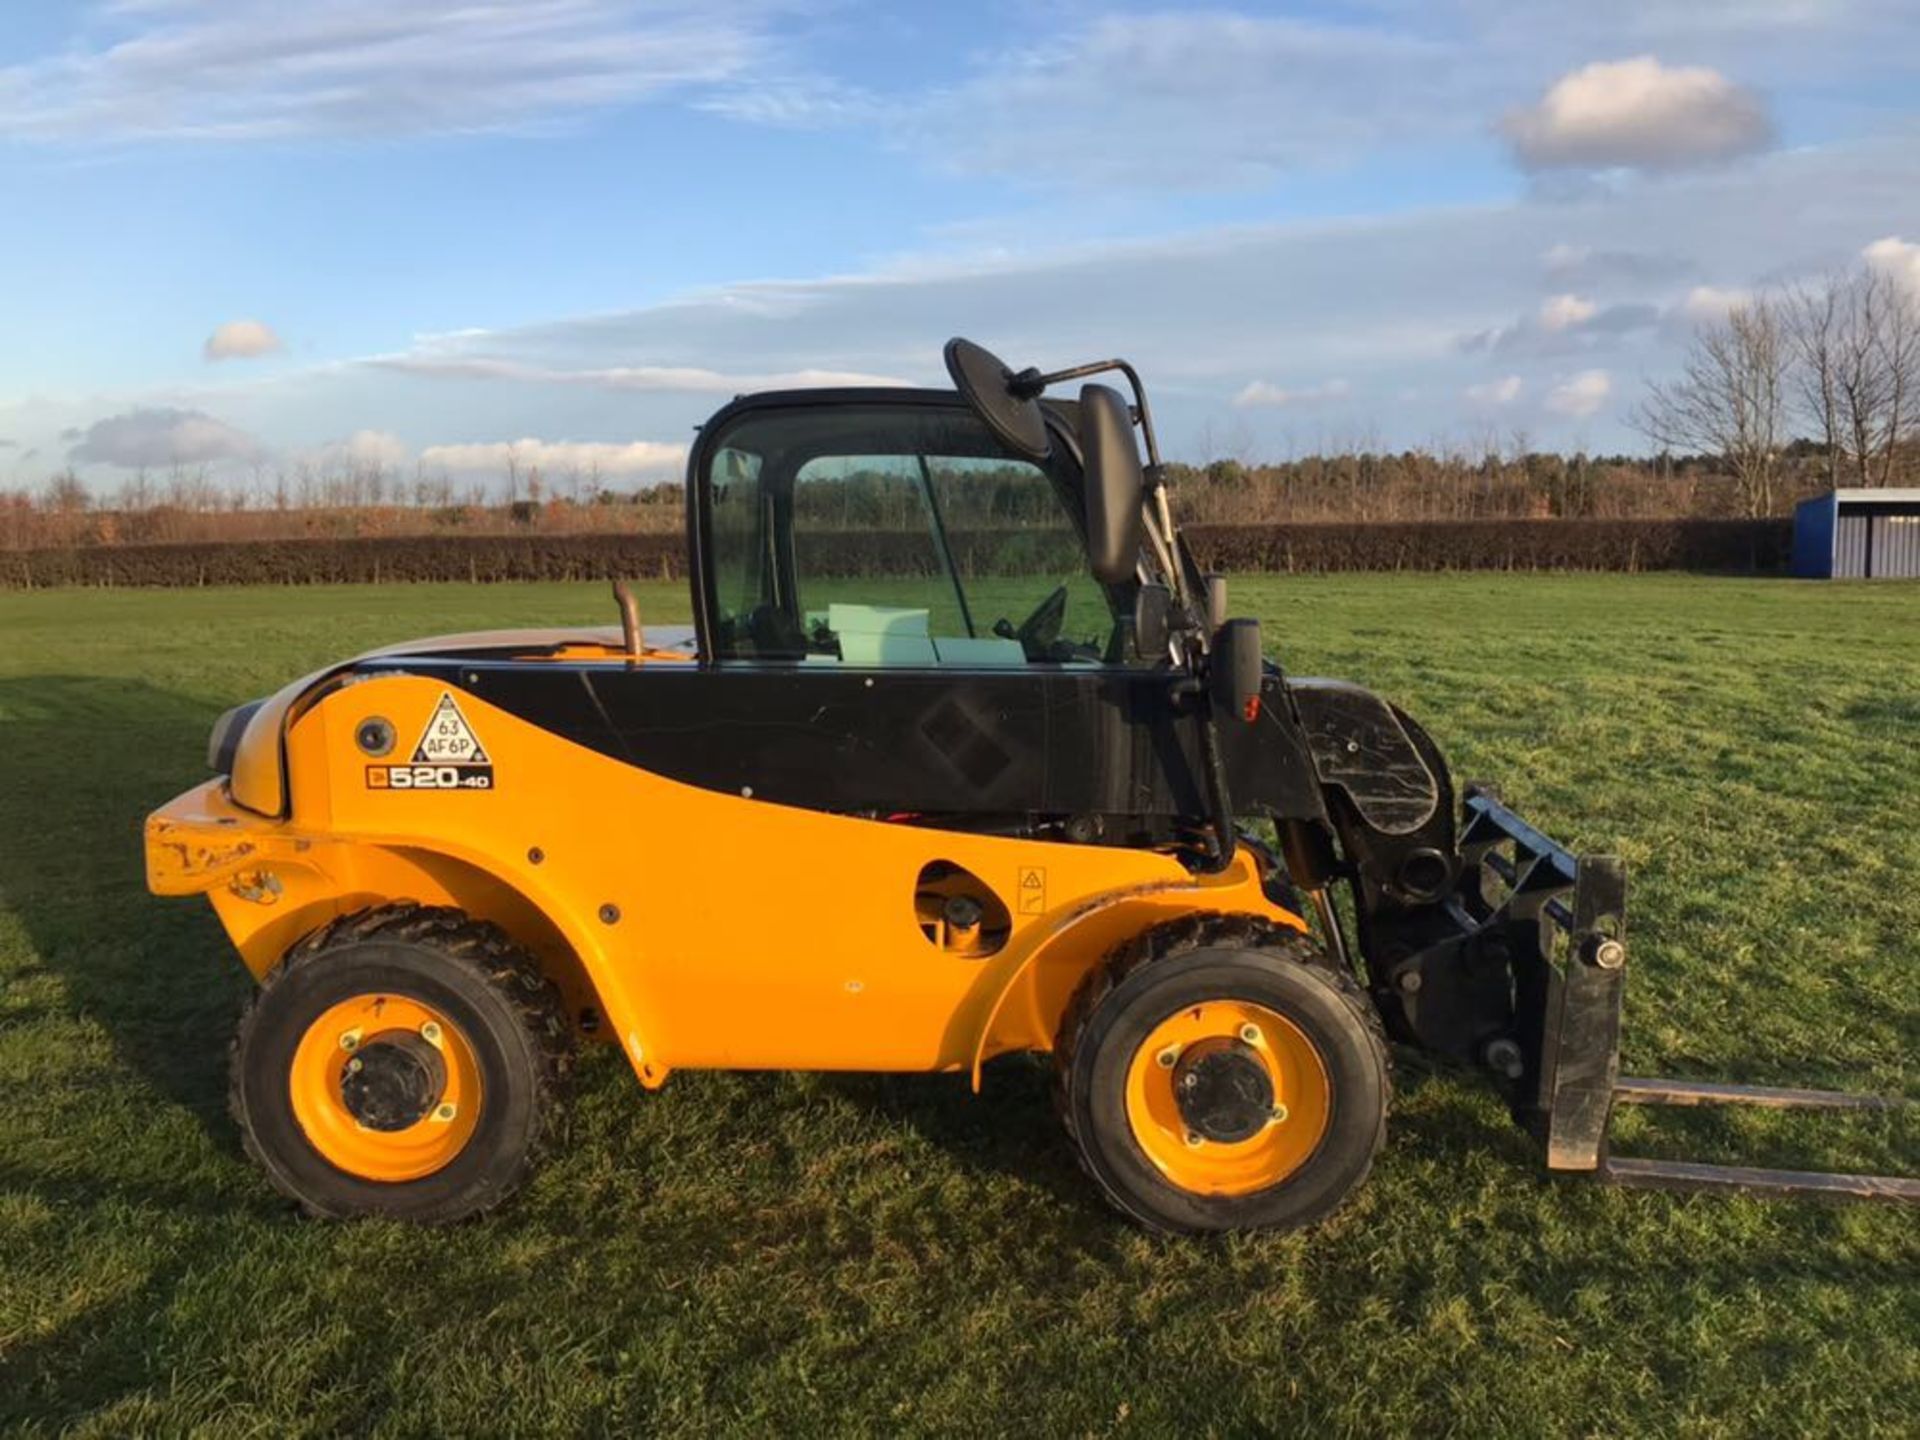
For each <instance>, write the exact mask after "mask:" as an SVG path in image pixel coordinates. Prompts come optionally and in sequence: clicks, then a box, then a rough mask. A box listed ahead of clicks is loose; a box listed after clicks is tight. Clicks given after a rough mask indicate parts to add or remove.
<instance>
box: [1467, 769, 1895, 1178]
mask: <svg viewBox="0 0 1920 1440" xmlns="http://www.w3.org/2000/svg"><path fill="white" fill-rule="evenodd" d="M1462 809H1463V815H1462V827H1461V832H1460V853H1461V857H1462V859H1463V860H1464V861H1465V862H1466V863H1465V865H1464V867H1463V869H1462V872H1461V879H1460V883H1459V887H1458V891H1457V895H1456V904H1457V905H1458V906H1459V908H1460V911H1461V912H1463V913H1462V915H1461V918H1462V919H1464V920H1468V921H1470V922H1471V923H1472V925H1473V927H1474V929H1475V931H1476V938H1477V939H1479V940H1480V942H1481V943H1482V944H1483V945H1484V944H1485V943H1486V942H1487V941H1488V940H1489V939H1492V940H1493V941H1494V943H1496V944H1499V943H1502V942H1504V945H1505V948H1506V949H1507V951H1508V955H1509V959H1510V963H1511V966H1512V973H1513V985H1514V990H1513V1001H1514V1038H1515V1042H1516V1044H1517V1047H1518V1049H1519V1052H1520V1054H1519V1057H1518V1064H1517V1065H1515V1066H1514V1067H1513V1069H1514V1070H1517V1072H1518V1073H1517V1074H1516V1075H1514V1076H1513V1080H1514V1090H1513V1108H1514V1114H1515V1118H1516V1119H1517V1120H1519V1121H1520V1123H1521V1124H1522V1125H1523V1126H1525V1127H1526V1128H1527V1129H1528V1130H1529V1131H1531V1132H1532V1133H1533V1134H1534V1135H1535V1136H1537V1137H1538V1138H1539V1140H1540V1141H1541V1143H1542V1145H1543V1146H1544V1148H1545V1151H1546V1161H1547V1168H1548V1169H1550V1170H1570V1171H1584V1172H1586V1173H1589V1174H1592V1175H1594V1176H1596V1177H1597V1178H1599V1179H1602V1180H1606V1181H1608V1182H1610V1183H1612V1184H1616V1185H1630V1186H1637V1187H1643V1188H1657V1189H1669V1190H1723V1191H1732V1190H1739V1191H1749V1192H1757V1193H1761V1194H1774V1195H1825V1196H1840V1197H1847V1198H1853V1199H1863V1200H1892V1201H1906V1202H1914V1201H1920V1180H1916V1179H1907V1178H1902V1177H1894V1176H1884V1175H1837V1174H1828V1173H1825V1172H1821V1171H1804V1170H1767V1169H1757V1168H1753V1167H1749V1166H1741V1165H1703V1164H1695V1163H1692V1162H1689V1161H1675V1160H1642V1159H1633V1158H1629V1157H1625V1156H1618V1155H1613V1154H1610V1153H1609V1149H1608V1143H1607V1140H1608V1128H1609V1126H1610V1124H1611V1122H1612V1118H1613V1112H1614V1107H1615V1106H1618V1105H1665V1106H1696V1105H1746V1106H1758V1107H1762V1108H1766V1109H1811V1110H1885V1109H1894V1108H1898V1107H1899V1106H1900V1105H1902V1104H1903V1103H1904V1102H1902V1101H1899V1100H1889V1099H1886V1098H1883V1097H1880V1096H1874V1095H1849V1094H1843V1093H1840V1092H1836V1091H1831V1090H1800V1089H1787V1088H1779V1087H1770V1086H1749V1085H1723V1084H1717V1083H1709V1082H1704V1081H1692V1080H1652V1079H1641V1078H1635V1077H1631V1076H1623V1075H1621V1074H1620V1013H1621V1003H1622V1000H1623V998H1624V996H1625V993H1626V977H1627V932H1626V903H1627V871H1626V865H1625V864H1624V862H1622V861H1621V860H1619V859H1617V858H1615V857H1613V856H1610V855H1582V856H1579V857H1577V858H1576V857H1575V856H1574V855H1572V854H1570V853H1569V852H1568V851H1567V850H1565V849H1564V848H1562V847H1561V846H1559V845H1557V844H1555V843H1554V842H1553V841H1552V840H1549V839H1548V838H1547V837H1546V836H1545V835H1543V834H1541V833H1540V832H1539V831H1538V830H1536V829H1534V828H1533V826H1531V825H1529V824H1528V823H1527V822H1526V821H1525V820H1522V819H1521V818H1520V817H1519V816H1518V815H1516V814H1514V813H1513V811H1511V810H1509V809H1507V808H1506V806H1504V805H1502V804H1501V803H1500V799H1499V795H1498V793H1497V792H1495V791H1494V790H1493V789H1492V788H1491V787H1488V786H1484V785H1469V786H1468V787H1467V790H1466V795H1465V799H1464V801H1463V803H1462Z"/></svg>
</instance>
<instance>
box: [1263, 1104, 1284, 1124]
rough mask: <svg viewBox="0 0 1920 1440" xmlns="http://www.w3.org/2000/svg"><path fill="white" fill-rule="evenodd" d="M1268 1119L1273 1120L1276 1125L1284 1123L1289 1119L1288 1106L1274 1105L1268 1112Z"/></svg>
mask: <svg viewBox="0 0 1920 1440" xmlns="http://www.w3.org/2000/svg"><path fill="white" fill-rule="evenodd" d="M1267 1119H1269V1120H1271V1121H1272V1122H1273V1123H1274V1124H1275V1125H1284V1124H1285V1123H1286V1119H1287V1107H1286V1106H1284V1105H1276V1106H1274V1107H1273V1109H1272V1110H1271V1111H1269V1112H1268V1114H1267Z"/></svg>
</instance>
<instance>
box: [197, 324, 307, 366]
mask: <svg viewBox="0 0 1920 1440" xmlns="http://www.w3.org/2000/svg"><path fill="white" fill-rule="evenodd" d="M284 349H286V346H285V345H284V344H283V343H281V340H280V337H279V336H278V335H276V334H274V332H273V327H272V326H270V325H267V324H264V323H263V322H261V321H259V320H229V321H228V322H227V323H226V324H224V325H222V326H219V327H218V328H217V329H215V330H214V332H213V333H212V334H211V335H209V336H208V337H207V343H206V344H205V345H203V346H202V347H201V353H202V354H204V355H205V356H206V358H207V359H209V360H251V359H253V358H255V357H256V356H260V355H271V354H273V353H274V352H275V351H277V350H284Z"/></svg>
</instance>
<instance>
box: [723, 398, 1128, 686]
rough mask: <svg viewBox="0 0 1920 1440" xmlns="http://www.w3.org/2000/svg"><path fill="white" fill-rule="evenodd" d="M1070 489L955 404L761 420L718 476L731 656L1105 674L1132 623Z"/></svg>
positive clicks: (826, 409)
mask: <svg viewBox="0 0 1920 1440" xmlns="http://www.w3.org/2000/svg"><path fill="white" fill-rule="evenodd" d="M1063 482H1064V477H1063V476H1062V475H1061V474H1060V473H1058V472H1056V471H1055V470H1053V469H1051V468H1049V467H1048V466H1045V465H1036V464H1034V463H1032V462H1030V461H1027V460H1024V459H1021V458H1019V457H1016V456H1013V455H1010V454H1008V453H1006V452H1005V451H1003V450H1002V449H1001V448H1000V447H999V445H998V443H997V442H996V441H995V440H994V439H993V438H992V436H991V435H990V434H989V433H988V432H987V430H986V428H985V427H984V426H982V425H981V424H980V423H979V421H977V420H976V419H974V417H973V416H972V415H971V414H969V413H968V412H967V411H965V410H962V409H960V408H958V407H955V406H924V407H923V406H910V405H874V406H855V405H844V406H842V405H836V406H822V407H819V408H818V409H806V408H797V409H792V410H767V411H760V412H751V411H750V412H748V413H747V414H745V415H743V416H741V417H740V418H739V419H738V420H736V421H735V422H733V424H732V425H730V426H729V428H728V430H727V431H726V433H725V434H724V435H723V436H721V437H720V443H719V444H718V445H717V446H716V447H715V448H714V450H713V451H712V452H711V459H710V461H709V463H708V466H707V470H706V474H705V476H704V483H705V485H706V486H707V492H706V498H707V533H708V536H709V542H710V545H711V563H710V567H709V568H710V570H711V574H712V586H713V601H714V626H713V629H714V632H715V633H714V635H713V637H712V638H713V642H714V650H715V653H716V655H717V657H718V658H721V659H736V660H738V659H752V660H787V661H799V662H803V663H813V664H843V665H857V666H886V665H916V666H928V665H957V666H1024V665H1033V664H1098V663H1100V662H1101V661H1102V659H1103V658H1104V657H1105V656H1106V655H1107V654H1109V653H1110V652H1111V651H1113V649H1114V647H1115V645H1116V618H1115V612H1114V609H1113V606H1112V604H1111V598H1110V596H1109V594H1108V591H1107V590H1106V589H1105V588H1104V587H1103V586H1101V585H1100V584H1098V583H1097V582H1096V581H1095V580H1094V579H1093V578H1092V576H1091V575H1089V574H1088V573H1087V562H1086V550H1085V546H1084V544H1083V542H1082V540H1081V537H1080V531H1079V528H1078V526H1077V525H1076V524H1075V523H1074V520H1073V512H1072V510H1071V509H1070V508H1069V504H1070V501H1071V496H1072V491H1071V489H1070V488H1069V487H1068V486H1067V485H1066V484H1065V483H1063Z"/></svg>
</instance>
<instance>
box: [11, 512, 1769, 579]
mask: <svg viewBox="0 0 1920 1440" xmlns="http://www.w3.org/2000/svg"><path fill="white" fill-rule="evenodd" d="M1186 534H1187V538H1188V540H1189V541H1190V542H1191V543H1192V545H1193V548H1194V552H1195V554H1197V555H1198V556H1199V557H1200V562H1201V564H1202V565H1204V566H1206V567H1208V568H1209V569H1218V570H1229V571H1232V570H1241V571H1278V572H1282V573H1286V572H1293V573H1316V572H1327V571H1349V570H1614V571H1638V570H1701V571H1716V572H1721V573H1737V574H1777V573H1782V572H1784V571H1785V570H1786V568H1787V560H1788V556H1789V553H1790V551H1791V549H1792V539H1793V529H1792V525H1791V523H1790V522H1789V521H1786V520H1448V521H1434V522H1430V523H1399V522H1394V523H1381V524H1335V525H1326V524H1319V525H1259V526H1230V525H1196V526H1191V527H1189V528H1188V530H1187V532H1186ZM1032 538H1033V532H1030V531H1018V530H1010V531H1005V532H1001V533H997V534H995V533H981V532H975V533H972V534H968V535H961V536H955V537H954V549H955V552H956V558H957V559H958V561H959V563H960V565H961V567H962V569H963V570H965V571H966V572H967V573H970V574H995V573H1001V574H1006V573H1022V572H1023V570H1024V569H1028V568H1033V565H1034V562H1035V561H1036V560H1039V559H1040V558H1041V557H1040V556H1039V555H1036V554H1035V553H1034V551H1033V547H1032V546H1031V544H1030V542H1031V540H1032ZM685 543H686V542H685V540H684V539H683V538H682V537H681V536H680V535H678V534H667V535H554V536H538V535H422V536H398V537H392V538H383V539H354V540H276V541H236V542H227V543H210V544H193V545H114V546H95V547H88V548H82V549H71V550H21V551H13V552H5V553H0V586H6V587H11V588H15V589H18V588H22V587H29V588H39V587H43V586H54V585H109V586H113V585H124V586H192V585H318V584H333V583H341V582H369V581H381V580H406V581H430V580H467V581H479V582H493V581H503V580H594V579H600V578H603V577H605V576H607V575H612V574H616V573H617V574H622V575H627V576H632V577H635V578H650V579H651V578H658V579H674V578H678V577H680V576H682V575H684V574H685V573H686V557H685ZM1042 548H1043V549H1048V548H1051V547H1042ZM808 552H809V553H808V560H809V563H810V565H811V566H812V567H813V568H815V569H816V570H818V571H820V572H823V573H840V574H849V573H882V574H913V573H920V572H922V571H924V570H925V569H926V568H927V562H928V557H929V554H930V552H929V548H928V544H927V537H926V536H925V535H924V534H923V533H919V532H894V531H847V532H845V533H839V534H833V535H820V536H815V537H813V538H812V539H811V540H810V541H809V545H808ZM1023 557H1025V558H1023ZM1048 559H1049V560H1052V559H1057V557H1048ZM1040 568H1054V567H1052V566H1051V565H1050V564H1042V565H1041V567H1040Z"/></svg>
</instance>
